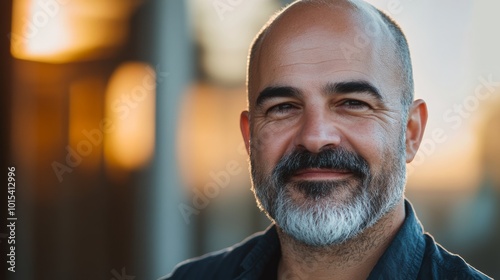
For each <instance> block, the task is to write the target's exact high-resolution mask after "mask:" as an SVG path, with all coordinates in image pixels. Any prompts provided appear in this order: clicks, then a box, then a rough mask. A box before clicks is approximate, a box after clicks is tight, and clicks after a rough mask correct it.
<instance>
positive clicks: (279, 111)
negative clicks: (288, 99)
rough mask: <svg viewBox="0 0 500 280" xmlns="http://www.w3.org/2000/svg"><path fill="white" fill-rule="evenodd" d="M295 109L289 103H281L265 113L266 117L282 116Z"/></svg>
mask: <svg viewBox="0 0 500 280" xmlns="http://www.w3.org/2000/svg"><path fill="white" fill-rule="evenodd" d="M296 108H297V107H295V106H294V105H292V104H290V103H281V104H277V105H274V106H272V107H271V108H269V109H268V110H267V111H266V114H267V115H284V114H286V113H290V112H291V111H293V110H295V109H296Z"/></svg>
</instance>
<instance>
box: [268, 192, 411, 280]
mask: <svg viewBox="0 0 500 280" xmlns="http://www.w3.org/2000/svg"><path fill="white" fill-rule="evenodd" d="M404 218H405V209H404V201H403V200H401V202H400V203H398V205H397V206H396V207H394V209H393V210H391V211H390V212H389V213H387V214H386V215H385V216H384V217H382V218H381V219H380V220H379V221H378V222H377V223H376V224H375V225H373V226H372V227H370V228H368V229H366V230H365V231H363V232H362V233H360V234H359V235H357V236H356V237H354V238H352V239H350V240H348V241H347V242H345V243H342V244H338V245H331V246H328V247H313V246H309V245H306V244H304V243H301V242H299V241H297V240H296V239H294V238H293V237H290V236H288V235H287V234H285V233H284V232H283V231H282V230H281V229H280V228H279V227H278V235H279V239H280V243H281V256H282V257H281V259H280V262H279V266H278V279H292V278H293V279H301V280H305V279H332V278H335V279H366V278H368V276H369V274H370V272H371V270H372V269H373V267H374V266H375V265H376V264H377V261H378V260H379V259H380V257H381V256H382V254H383V253H384V252H385V250H386V249H387V247H388V246H389V244H390V243H391V241H392V239H394V237H395V235H396V234H397V232H398V230H399V228H400V227H401V225H402V224H403V221H404ZM292 276H293V277H292ZM290 277H292V278H290Z"/></svg>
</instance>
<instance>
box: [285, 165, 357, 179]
mask: <svg viewBox="0 0 500 280" xmlns="http://www.w3.org/2000/svg"><path fill="white" fill-rule="evenodd" d="M351 175H352V172H350V171H347V170H338V169H320V168H308V169H302V170H299V171H298V172H296V173H295V174H294V175H293V176H292V179H295V180H340V179H345V178H347V177H349V176H351Z"/></svg>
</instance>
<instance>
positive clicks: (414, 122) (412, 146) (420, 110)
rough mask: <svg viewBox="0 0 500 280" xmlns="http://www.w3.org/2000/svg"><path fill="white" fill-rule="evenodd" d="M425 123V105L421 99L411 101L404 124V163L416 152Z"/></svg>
mask: <svg viewBox="0 0 500 280" xmlns="http://www.w3.org/2000/svg"><path fill="white" fill-rule="evenodd" d="M426 124H427V105H426V104H425V101H423V100H422V99H419V100H415V101H413V103H412V105H411V107H410V112H409V116H408V123H407V124H406V163H410V162H411V161H412V160H413V158H415V155H416V154H417V151H418V148H419V147H420V143H421V142H422V137H423V136H424V131H425V125H426Z"/></svg>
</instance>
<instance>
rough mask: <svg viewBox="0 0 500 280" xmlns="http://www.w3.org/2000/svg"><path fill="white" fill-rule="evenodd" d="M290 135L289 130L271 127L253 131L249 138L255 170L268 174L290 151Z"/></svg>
mask: <svg viewBox="0 0 500 280" xmlns="http://www.w3.org/2000/svg"><path fill="white" fill-rule="evenodd" d="M292 134H293V133H292V131H291V130H283V129H278V128H276V127H272V126H264V127H261V128H259V129H255V130H254V133H253V134H252V136H251V138H252V139H251V147H250V149H251V150H250V152H251V154H252V158H253V160H254V162H255V164H256V165H257V166H256V168H257V169H258V170H260V171H263V172H265V173H266V174H270V173H271V172H272V170H273V168H274V167H275V166H276V164H277V163H278V162H279V161H280V159H281V158H282V157H283V156H284V155H285V154H286V153H287V152H288V150H289V149H290V147H291V146H290V144H291V142H292V141H291V139H292Z"/></svg>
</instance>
